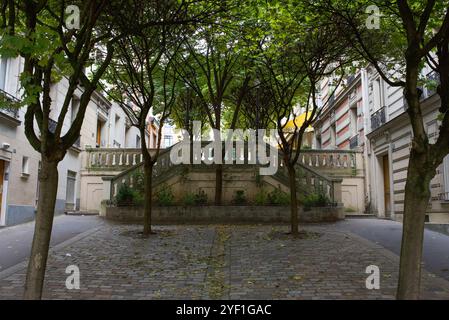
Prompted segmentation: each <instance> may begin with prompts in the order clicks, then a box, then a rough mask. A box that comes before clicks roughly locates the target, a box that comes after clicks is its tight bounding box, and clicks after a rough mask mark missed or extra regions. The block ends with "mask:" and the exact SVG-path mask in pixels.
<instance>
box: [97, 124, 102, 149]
mask: <svg viewBox="0 0 449 320" xmlns="http://www.w3.org/2000/svg"><path fill="white" fill-rule="evenodd" d="M101 127H102V123H101V121H100V120H97V148H100V147H101Z"/></svg>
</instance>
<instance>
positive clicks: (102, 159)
mask: <svg viewBox="0 0 449 320" xmlns="http://www.w3.org/2000/svg"><path fill="white" fill-rule="evenodd" d="M150 152H154V151H153V150H150ZM142 160H143V156H142V152H141V149H140V148H133V149H129V148H126V149H124V148H86V162H87V163H86V168H87V169H88V170H89V169H97V170H113V171H123V170H126V169H127V168H130V167H132V166H135V165H137V164H139V163H141V162H142Z"/></svg>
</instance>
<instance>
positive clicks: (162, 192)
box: [156, 185, 175, 206]
mask: <svg viewBox="0 0 449 320" xmlns="http://www.w3.org/2000/svg"><path fill="white" fill-rule="evenodd" d="M174 199H175V197H174V195H173V192H172V191H171V189H170V188H169V187H168V186H167V185H163V186H162V187H161V188H160V189H159V190H158V191H157V192H156V203H157V204H158V205H160V206H171V205H172V204H173V201H174Z"/></svg>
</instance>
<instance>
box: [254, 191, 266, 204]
mask: <svg viewBox="0 0 449 320" xmlns="http://www.w3.org/2000/svg"><path fill="white" fill-rule="evenodd" d="M254 202H255V203H256V205H258V206H263V205H265V204H267V202H268V194H267V192H266V191H265V190H264V189H260V190H259V192H257V193H256V196H255V197H254Z"/></svg>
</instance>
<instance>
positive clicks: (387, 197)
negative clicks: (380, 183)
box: [382, 155, 391, 217]
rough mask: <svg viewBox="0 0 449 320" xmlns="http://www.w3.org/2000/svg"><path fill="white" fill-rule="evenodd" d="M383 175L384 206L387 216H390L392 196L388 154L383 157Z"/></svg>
mask: <svg viewBox="0 0 449 320" xmlns="http://www.w3.org/2000/svg"><path fill="white" fill-rule="evenodd" d="M382 165H383V176H384V206H385V217H390V212H391V198H390V185H391V183H390V162H389V161H388V155H385V156H383V157H382Z"/></svg>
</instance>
